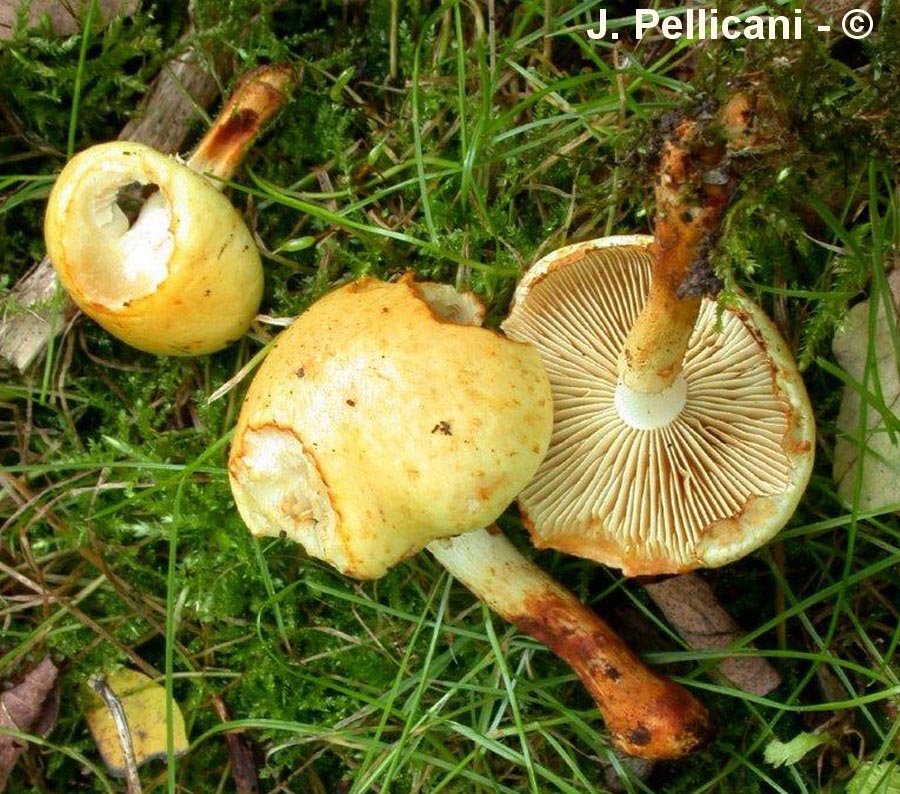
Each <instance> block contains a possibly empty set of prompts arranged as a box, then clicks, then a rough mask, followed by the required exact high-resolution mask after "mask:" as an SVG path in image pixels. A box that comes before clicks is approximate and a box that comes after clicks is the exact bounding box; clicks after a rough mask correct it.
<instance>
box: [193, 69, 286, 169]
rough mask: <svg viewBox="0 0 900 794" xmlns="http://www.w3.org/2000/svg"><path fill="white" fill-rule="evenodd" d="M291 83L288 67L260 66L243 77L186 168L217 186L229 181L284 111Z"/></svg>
mask: <svg viewBox="0 0 900 794" xmlns="http://www.w3.org/2000/svg"><path fill="white" fill-rule="evenodd" d="M294 82H295V80H294V70H293V68H292V67H291V66H290V64H278V65H274V66H261V67H259V68H258V69H255V70H254V71H252V72H250V73H249V74H247V75H245V76H244V77H242V78H241V81H240V82H239V83H238V85H237V87H236V88H235V90H234V92H233V93H232V95H231V98H230V99H229V100H228V102H227V103H226V105H225V107H223V108H222V110H221V112H220V113H219V115H218V116H217V117H216V120H215V123H214V124H213V125H212V127H210V128H209V131H208V132H207V133H206V135H204V136H203V139H202V140H201V141H200V143H199V144H198V145H197V148H196V149H195V150H194V153H193V154H192V155H191V156H190V158H189V159H188V161H187V164H188V166H189V167H190V168H192V169H193V170H194V171H197V172H199V173H201V174H206V175H208V176H210V177H212V178H213V180H215V181H216V182H218V183H219V184H221V182H222V181H225V180H227V179H230V178H231V176H232V175H233V174H234V172H235V171H236V170H237V168H238V166H240V164H241V162H242V161H243V159H244V157H245V156H246V154H247V150H248V149H249V148H250V146H251V145H252V143H253V141H254V139H255V138H256V136H257V135H259V133H260V132H261V131H262V130H263V128H264V127H265V126H266V124H268V123H269V121H270V120H271V119H272V118H274V116H275V114H276V113H278V111H279V110H281V108H282V107H284V104H285V102H286V100H287V97H288V94H289V93H290V90H291V88H292V87H293V85H294Z"/></svg>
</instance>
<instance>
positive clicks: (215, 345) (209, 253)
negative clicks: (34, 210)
mask: <svg viewBox="0 0 900 794" xmlns="http://www.w3.org/2000/svg"><path fill="white" fill-rule="evenodd" d="M132 186H139V187H140V188H142V189H143V192H144V193H148V192H149V193H150V195H149V196H148V197H147V198H146V199H145V200H144V201H143V206H142V207H141V208H140V213H139V214H138V215H137V217H136V219H135V220H134V221H133V222H131V223H130V222H129V218H128V216H127V215H126V213H125V212H124V211H123V209H122V207H121V206H120V203H121V202H122V198H121V197H122V195H123V193H124V192H125V191H126V190H127V189H128V188H131V187H132ZM44 235H45V238H46V244H47V252H48V254H49V256H50V260H51V261H52V262H53V266H54V267H55V269H56V273H57V275H58V276H59V280H60V281H61V282H62V285H63V286H64V287H65V289H66V291H67V292H68V293H69V295H70V296H71V297H72V300H74V301H75V303H76V304H77V305H78V307H79V308H80V309H81V310H82V311H83V312H84V313H85V314H87V315H88V316H89V317H91V318H92V319H94V320H95V321H96V322H98V323H99V324H100V325H102V326H103V327H104V328H105V329H106V330H107V331H109V332H110V333H111V334H114V335H115V336H117V337H119V338H120V339H122V340H123V341H125V342H128V344H130V345H133V346H134V347H137V348H140V349H141V350H146V351H149V352H151V353H159V354H164V355H195V354H202V353H209V352H212V351H214V350H218V349H220V348H222V347H225V346H226V345H227V344H228V343H229V342H233V341H235V340H237V339H239V338H240V337H241V336H242V335H243V334H244V332H245V331H246V330H247V328H248V326H249V325H250V321H251V320H252V319H253V317H254V316H255V314H256V310H257V308H258V306H259V302H260V299H261V297H262V285H263V275H262V266H261V264H260V259H259V253H258V251H257V250H256V244H255V243H254V241H253V238H252V236H251V235H250V232H249V230H248V229H247V227H246V225H245V224H244V222H243V220H242V219H241V216H240V215H239V214H238V213H237V211H236V210H235V209H234V207H232V206H231V203H230V202H229V201H228V199H227V198H226V197H225V196H223V195H222V194H221V193H220V192H219V191H218V190H217V189H216V188H215V187H214V186H213V185H212V183H211V182H209V181H208V180H207V179H206V178H205V177H203V176H201V175H200V174H198V173H196V172H195V171H193V170H191V169H190V168H188V167H187V166H186V165H184V164H183V163H181V162H179V161H178V160H176V159H175V158H174V157H169V156H167V155H164V154H160V153H159V152H157V151H155V150H154V149H152V148H150V147H148V146H143V145H141V144H137V143H128V142H125V141H114V142H112V143H105V144H100V145H98V146H93V147H91V148H90V149H88V150H86V151H84V152H81V154H79V155H77V156H76V157H74V158H73V159H72V160H71V161H70V162H69V163H68V164H67V165H66V167H65V168H64V169H63V171H62V173H61V174H60V175H59V179H57V181H56V184H55V185H54V187H53V190H52V192H51V194H50V200H49V203H48V205H47V213H46V216H45V220H44Z"/></svg>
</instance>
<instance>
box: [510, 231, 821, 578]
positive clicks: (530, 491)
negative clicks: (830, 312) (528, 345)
mask: <svg viewBox="0 0 900 794" xmlns="http://www.w3.org/2000/svg"><path fill="white" fill-rule="evenodd" d="M653 262H654V256H653V238H651V237H638V236H633V237H608V238H604V239H601V240H592V241H590V242H587V243H579V244H576V245H573V246H567V247H566V248H562V249H560V250H559V251H556V252H554V253H553V254H551V255H550V256H548V257H546V258H545V259H543V260H541V262H539V263H538V264H537V265H535V266H534V267H533V268H532V269H531V270H530V271H529V273H528V274H527V275H526V277H525V278H524V279H523V281H522V282H521V284H520V285H519V288H518V292H517V295H516V298H515V305H514V307H513V310H512V312H511V313H510V316H509V318H508V319H507V320H506V321H505V322H504V324H503V327H504V330H505V331H506V333H507V334H508V335H509V336H510V337H512V338H514V339H521V340H528V341H531V342H532V343H533V344H534V345H535V346H536V347H537V348H538V350H539V351H541V354H542V356H543V358H544V363H545V366H546V367H547V370H548V374H549V375H550V378H551V381H552V383H553V385H554V399H555V403H556V425H555V427H554V432H553V440H552V441H551V444H550V450H549V452H548V454H547V457H546V458H545V460H544V462H543V463H542V464H541V466H540V468H539V470H538V473H537V475H536V476H535V478H534V480H532V482H531V483H530V484H529V485H528V486H527V487H526V488H525V490H524V491H523V493H522V494H521V496H520V498H519V501H520V504H521V507H522V509H523V511H524V513H525V515H526V517H527V522H528V524H529V526H530V528H531V532H532V537H533V539H534V541H535V544H536V545H537V546H538V547H541V548H545V547H548V546H549V547H552V548H556V549H560V550H562V551H567V552H571V553H573V554H578V555H580V556H582V557H589V558H591V559H595V560H598V561H599V562H603V563H605V564H607V565H612V566H615V567H617V568H621V569H622V571H623V572H624V573H626V574H627V575H629V576H634V575H639V574H649V575H653V574H660V573H680V572H683V571H689V570H692V569H695V568H700V567H715V566H719V565H725V564H726V563H728V562H731V561H733V560H736V559H738V558H740V557H742V556H744V555H745V554H748V553H749V552H751V551H753V550H754V549H756V548H758V547H759V546H760V545H762V544H763V543H765V542H766V541H767V540H769V539H770V538H771V537H772V536H773V535H774V534H775V533H776V532H777V531H778V530H779V529H780V528H781V527H782V526H783V525H784V523H785V522H786V521H787V519H788V518H790V516H791V514H792V513H793V511H794V508H795V507H796V505H797V502H798V501H799V499H800V496H801V494H802V492H803V488H804V487H805V485H806V482H807V480H808V478H809V474H810V470H811V466H812V456H813V444H812V441H813V432H814V430H813V421H812V412H811V409H810V407H809V403H808V400H807V397H806V391H805V389H804V386H803V382H802V380H801V379H800V376H799V374H798V372H797V370H796V367H795V366H794V364H793V361H792V359H791V356H790V353H789V352H788V350H787V348H786V346H785V344H784V342H783V341H782V340H781V339H780V337H779V336H778V333H777V331H776V329H775V327H774V326H773V325H772V323H771V322H770V321H769V319H768V318H767V317H765V315H764V314H763V313H762V311H760V309H759V308H757V307H756V306H754V305H753V304H752V303H751V302H749V301H747V300H745V299H744V298H741V297H736V298H735V299H734V300H733V301H731V302H730V303H729V304H728V305H727V306H726V307H725V309H724V311H723V312H722V315H721V317H719V316H718V314H717V310H716V303H715V302H714V301H711V300H704V301H703V305H702V307H700V310H699V313H698V319H697V323H696V326H695V328H694V331H693V333H692V334H691V335H690V339H689V343H688V345H687V349H686V354H685V356H684V359H683V361H682V360H680V359H679V360H678V361H677V365H678V366H677V368H676V367H673V368H672V370H671V372H672V377H671V380H670V381H666V380H665V379H663V378H660V377H659V376H657V375H655V374H654V375H653V378H654V379H655V380H658V381H660V387H659V390H658V391H656V392H651V391H641V390H639V389H638V388H636V387H633V386H630V385H629V383H628V381H627V380H626V378H625V377H624V376H623V375H620V372H619V360H620V356H621V354H622V350H623V349H624V346H625V345H626V340H627V336H628V332H629V329H630V328H632V326H633V323H634V321H635V318H636V316H637V315H638V314H639V312H640V310H641V306H642V304H643V302H644V300H645V298H646V295H647V292H648V290H649V287H650V284H651V281H652V278H653V276H652V271H653ZM667 332H668V333H671V329H670V328H669V327H668V326H667ZM666 366H668V365H666ZM676 370H677V371H676ZM640 374H641V373H640V371H639V375H640Z"/></svg>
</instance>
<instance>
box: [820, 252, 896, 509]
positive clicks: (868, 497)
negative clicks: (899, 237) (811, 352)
mask: <svg viewBox="0 0 900 794" xmlns="http://www.w3.org/2000/svg"><path fill="white" fill-rule="evenodd" d="M888 285H889V287H890V291H891V296H892V301H893V308H894V322H895V323H896V324H898V325H900V269H898V270H894V271H893V272H892V273H891V274H890V275H889V276H888ZM868 326H869V301H864V302H863V303H858V304H856V306H854V307H853V308H852V309H850V312H849V313H848V315H847V321H846V323H845V324H844V327H843V328H842V329H841V331H840V332H839V333H837V334H835V337H834V342H833V344H832V348H833V350H834V357H835V358H836V359H837V360H838V363H839V364H840V365H841V367H843V368H844V370H845V371H846V372H847V374H848V375H850V377H852V378H853V379H854V380H855V381H857V382H859V383H862V382H863V376H864V374H865V366H866V355H867V352H868V349H869V345H870V344H873V345H874V346H875V350H874V353H875V363H876V366H877V371H878V383H879V384H880V388H881V394H882V395H883V396H884V401H885V403H886V404H887V407H888V409H889V410H890V411H891V413H893V415H894V416H895V417H900V359H898V352H897V350H895V348H894V343H893V339H892V335H891V326H890V324H889V323H888V316H887V313H886V312H885V306H884V301H883V300H880V302H879V306H878V313H877V317H876V323H875V334H874V339H872V340H871V341H870V340H869V328H868ZM873 390H874V383H873V378H871V377H870V378H869V391H873ZM861 405H862V401H861V399H860V394H859V392H858V391H857V390H856V389H854V388H853V387H852V386H845V387H844V396H843V400H842V402H841V410H840V413H839V414H838V420H837V426H838V438H837V441H836V443H835V448H834V470H833V476H834V481H835V483H837V489H838V493H839V494H840V496H841V498H842V499H843V500H844V501H845V502H847V503H848V504H850V503H852V502H853V496H854V489H855V486H856V477H857V469H858V467H859V464H860V450H859V448H858V445H857V442H856V436H857V434H858V432H859V422H860V409H861ZM863 443H864V447H863V450H862V451H863V454H862V461H863V465H864V468H863V473H862V482H861V488H860V495H859V508H860V509H861V510H878V509H879V508H881V507H884V506H885V505H890V504H897V503H900V437H898V435H897V434H895V435H894V438H893V439H892V438H891V434H890V433H889V432H888V431H887V428H886V426H885V421H884V417H883V416H882V415H881V413H880V412H879V411H878V409H877V408H876V407H875V406H874V405H871V404H869V405H868V406H867V407H866V436H865V438H864V439H863Z"/></svg>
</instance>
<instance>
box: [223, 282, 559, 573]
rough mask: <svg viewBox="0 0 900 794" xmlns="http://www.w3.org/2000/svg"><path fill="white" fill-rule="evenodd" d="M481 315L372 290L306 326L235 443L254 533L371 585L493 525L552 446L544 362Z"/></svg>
mask: <svg viewBox="0 0 900 794" xmlns="http://www.w3.org/2000/svg"><path fill="white" fill-rule="evenodd" d="M475 314H477V311H476V309H475V307H474V306H473V303H472V301H471V299H467V298H464V297H462V296H458V295H456V293H455V291H453V290H452V288H450V287H446V286H441V285H425V284H422V285H417V284H415V283H413V282H412V281H411V280H410V279H404V280H402V281H400V282H399V283H384V282H380V281H376V280H373V279H368V278H366V279H362V280H360V281H357V282H354V283H352V284H349V285H347V286H345V287H342V288H341V289H338V290H336V291H335V292H332V293H330V294H328V295H326V296H325V297H324V298H322V299H320V300H319V301H317V302H316V303H315V304H313V305H312V306H311V307H310V308H309V309H308V310H307V311H306V312H304V313H303V314H302V315H300V317H299V318H298V319H297V320H296V321H295V322H294V323H293V324H292V325H291V327H290V328H289V329H288V330H287V331H285V332H284V333H283V334H282V335H281V336H280V337H279V338H278V340H277V341H276V343H275V345H274V346H273V349H272V351H271V352H270V353H269V355H268V356H267V358H266V360H265V361H264V362H263V364H262V366H261V367H260V370H259V372H258V373H257V375H256V377H255V378H254V380H253V383H252V384H251V386H250V389H249V390H248V393H247V397H246V399H245V401H244V404H243V407H242V410H241V415H240V418H239V420H238V425H237V429H236V431H235V437H234V442H233V446H232V452H231V458H230V461H229V473H230V479H231V487H232V492H233V493H234V497H235V501H236V503H237V506H238V510H239V511H240V513H241V515H242V516H243V518H244V521H245V522H246V523H247V526H248V527H249V528H250V530H251V532H253V533H254V534H256V535H274V536H279V535H283V536H286V537H289V538H291V539H293V540H295V541H297V542H299V543H301V544H302V545H303V546H304V547H305V548H306V550H307V551H308V552H309V553H310V554H311V555H313V556H315V557H318V558H320V559H324V560H326V561H327V562H329V563H331V564H332V565H334V566H335V567H336V568H338V569H339V570H340V571H342V572H344V573H347V574H349V575H351V576H355V577H357V578H373V577H377V576H380V575H382V574H383V573H384V572H385V571H386V570H387V569H388V568H390V567H391V566H392V565H394V564H395V563H397V562H398V561H400V560H402V559H404V558H406V557H409V556H411V555H412V554H415V553H416V552H417V551H418V550H419V549H421V548H422V547H424V546H425V545H426V544H428V543H429V542H430V541H432V540H435V539H436V538H441V537H448V536H451V535H457V534H459V533H462V532H468V531H470V530H474V529H477V528H480V527H483V526H485V525H486V524H489V523H490V522H491V521H493V520H494V519H495V518H496V517H497V516H498V515H499V514H500V513H501V512H502V511H503V510H504V508H505V507H506V506H507V505H508V504H509V503H510V502H511V501H512V500H513V499H514V498H515V496H516V494H517V493H518V492H519V491H520V490H521V489H522V487H523V486H524V485H525V484H526V483H527V482H528V480H529V479H530V478H531V476H532V475H533V474H534V472H535V470H536V469H537V466H538V464H539V463H540V461H541V458H543V456H544V453H545V452H546V450H547V444H548V443H549V439H550V431H551V427H552V398H551V395H550V385H549V382H548V380H547V376H546V374H545V372H544V368H543V366H542V364H541V360H540V357H539V356H538V354H537V352H536V351H535V350H534V349H533V348H532V347H531V346H530V345H524V344H521V343H519V342H513V341H511V340H509V339H506V338H505V337H503V336H502V335H500V334H498V333H495V332H493V331H489V330H485V329H483V328H479V327H477V326H476V325H472V324H463V323H472V322H477V319H475V317H474V315H475Z"/></svg>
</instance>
